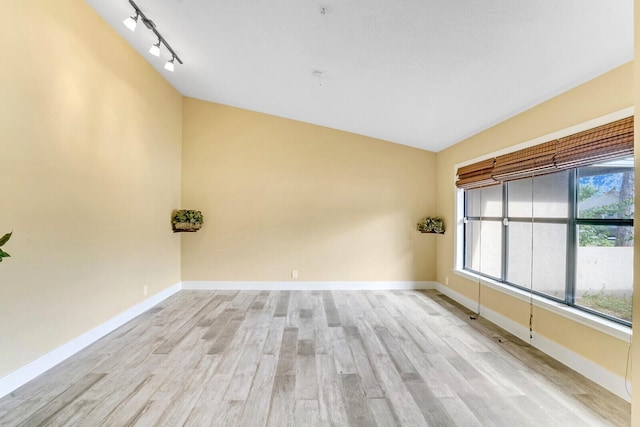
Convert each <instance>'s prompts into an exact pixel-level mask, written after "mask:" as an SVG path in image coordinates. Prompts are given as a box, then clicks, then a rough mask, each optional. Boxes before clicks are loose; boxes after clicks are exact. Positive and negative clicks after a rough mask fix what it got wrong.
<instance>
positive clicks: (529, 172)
mask: <svg viewBox="0 0 640 427" xmlns="http://www.w3.org/2000/svg"><path fill="white" fill-rule="evenodd" d="M631 155H633V117H627V118H625V119H622V120H618V121H615V122H612V123H608V124H606V125H602V126H598V127H596V128H593V129H589V130H586V131H583V132H579V133H576V134H573V135H569V136H566V137H564V138H560V139H557V140H553V141H549V142H545V143H543V144H539V145H535V146H533V147H528V148H525V149H522V150H518V151H514V152H513V153H509V154H505V155H502V156H498V157H495V158H493V159H488V160H483V161H481V162H477V163H474V164H472V165H468V166H463V167H461V168H459V169H458V179H457V181H456V186H457V187H459V188H464V189H472V188H480V187H487V186H490V185H495V184H499V183H500V182H502V181H511V180H514V179H520V178H527V177H530V176H533V175H542V174H546V173H551V172H555V171H557V170H564V169H571V168H576V167H580V166H586V165H590V164H593V163H598V162H603V161H607V160H611V159H615V158H619V157H625V156H631Z"/></svg>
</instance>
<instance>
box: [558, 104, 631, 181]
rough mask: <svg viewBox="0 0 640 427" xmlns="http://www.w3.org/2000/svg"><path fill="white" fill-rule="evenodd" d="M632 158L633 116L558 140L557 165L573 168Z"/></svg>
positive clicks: (559, 167) (563, 167) (562, 167)
mask: <svg viewBox="0 0 640 427" xmlns="http://www.w3.org/2000/svg"><path fill="white" fill-rule="evenodd" d="M631 155H633V117H627V118H626V119H622V120H618V121H616V122H613V123H608V124H606V125H603V126H598V127H597V128H593V129H589V130H586V131H584V132H580V133H576V134H574V135H570V136H567V137H564V138H560V139H559V140H558V148H557V150H556V158H555V162H556V166H557V167H558V169H570V168H576V167H579V166H586V165H588V164H592V163H596V162H604V161H607V160H611V159H615V158H617V157H624V156H631Z"/></svg>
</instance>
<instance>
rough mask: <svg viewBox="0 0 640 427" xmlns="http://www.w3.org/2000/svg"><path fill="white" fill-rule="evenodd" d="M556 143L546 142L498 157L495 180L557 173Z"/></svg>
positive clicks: (494, 172) (494, 171)
mask: <svg viewBox="0 0 640 427" xmlns="http://www.w3.org/2000/svg"><path fill="white" fill-rule="evenodd" d="M555 152H556V141H555V140H554V141H549V142H545V143H544V144H539V145H536V146H533V147H528V148H525V149H523V150H518V151H515V152H513V153H509V154H505V155H502V156H498V157H496V163H495V166H494V168H493V179H495V180H496V181H509V180H514V179H519V178H525V177H530V176H532V175H542V174H545V173H550V172H555V171H556V166H555V164H554V161H553V159H554V156H555Z"/></svg>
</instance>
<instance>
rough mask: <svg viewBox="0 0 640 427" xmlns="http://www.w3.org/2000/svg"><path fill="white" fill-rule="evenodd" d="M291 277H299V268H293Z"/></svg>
mask: <svg viewBox="0 0 640 427" xmlns="http://www.w3.org/2000/svg"><path fill="white" fill-rule="evenodd" d="M291 278H292V279H297V278H298V270H291Z"/></svg>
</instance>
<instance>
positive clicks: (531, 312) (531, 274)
mask: <svg viewBox="0 0 640 427" xmlns="http://www.w3.org/2000/svg"><path fill="white" fill-rule="evenodd" d="M533 179H534V175H533V172H531V257H530V258H529V259H530V260H531V263H530V265H529V272H530V277H529V285H530V289H529V345H531V343H532V342H533V238H534V233H533V225H534V223H533V189H534V187H533Z"/></svg>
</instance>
